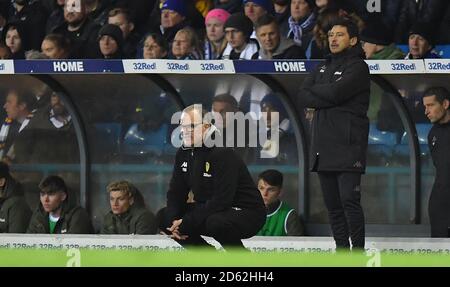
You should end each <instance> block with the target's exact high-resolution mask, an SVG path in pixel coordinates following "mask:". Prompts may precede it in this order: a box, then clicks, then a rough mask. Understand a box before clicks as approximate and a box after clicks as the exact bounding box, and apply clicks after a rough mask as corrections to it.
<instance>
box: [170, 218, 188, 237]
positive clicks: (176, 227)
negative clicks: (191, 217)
mask: <svg viewBox="0 0 450 287" xmlns="http://www.w3.org/2000/svg"><path fill="white" fill-rule="evenodd" d="M182 222H183V219H177V220H174V221H173V222H172V226H171V227H168V228H167V230H168V231H170V232H171V233H172V234H171V235H170V238H173V239H177V240H185V239H186V238H188V236H187V235H182V234H181V233H180V225H181V223H182Z"/></svg>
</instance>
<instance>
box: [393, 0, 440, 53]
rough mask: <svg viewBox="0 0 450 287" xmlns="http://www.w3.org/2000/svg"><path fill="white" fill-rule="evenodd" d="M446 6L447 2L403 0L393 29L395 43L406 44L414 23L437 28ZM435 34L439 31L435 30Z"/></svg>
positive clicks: (437, 0) (438, 0)
mask: <svg viewBox="0 0 450 287" xmlns="http://www.w3.org/2000/svg"><path fill="white" fill-rule="evenodd" d="M447 5H448V1H447V0H421V1H417V0H403V3H402V7H401V10H400V15H399V17H398V19H397V26H396V27H395V39H394V40H395V43H402V44H403V43H407V42H408V35H409V34H408V33H409V31H410V29H411V27H412V26H413V25H414V23H416V22H422V23H427V24H430V25H432V26H434V27H439V25H440V23H441V21H442V18H443V16H444V13H445V8H446V6H447ZM437 32H439V29H435V31H434V33H437ZM436 36H437V35H433V37H436Z"/></svg>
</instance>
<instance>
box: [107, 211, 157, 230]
mask: <svg viewBox="0 0 450 287" xmlns="http://www.w3.org/2000/svg"><path fill="white" fill-rule="evenodd" d="M156 230H157V224H156V219H155V216H154V215H153V213H151V212H150V211H149V210H147V209H146V208H144V207H141V206H138V205H136V204H133V205H132V206H130V208H129V209H128V211H127V212H125V213H124V214H114V213H113V212H112V211H109V212H108V213H107V214H106V215H105V217H104V219H103V227H102V231H101V233H103V234H156Z"/></svg>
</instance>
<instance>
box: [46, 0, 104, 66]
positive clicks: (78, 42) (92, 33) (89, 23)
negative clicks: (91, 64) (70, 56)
mask: <svg viewBox="0 0 450 287" xmlns="http://www.w3.org/2000/svg"><path fill="white" fill-rule="evenodd" d="M76 1H80V2H79V3H80V6H79V7H77V6H76V5H75V6H73V4H74V3H76ZM85 2H86V0H67V1H66V4H65V6H64V19H65V22H64V23H63V24H61V25H60V26H58V27H56V28H55V29H54V31H52V33H56V34H61V35H63V36H65V37H66V38H68V39H69V40H70V42H71V47H72V51H74V58H80V59H97V58H99V57H100V50H99V48H98V43H97V37H98V31H99V30H100V26H99V25H98V24H96V23H95V22H94V21H93V20H91V19H90V18H89V17H88V14H87V9H86V3H85Z"/></svg>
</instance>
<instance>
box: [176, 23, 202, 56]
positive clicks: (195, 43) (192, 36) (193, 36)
mask: <svg viewBox="0 0 450 287" xmlns="http://www.w3.org/2000/svg"><path fill="white" fill-rule="evenodd" d="M177 34H185V35H186V36H187V37H188V39H189V45H190V47H191V54H192V55H193V56H194V57H195V58H196V59H202V58H203V55H202V53H201V48H200V39H199V38H198V36H197V33H196V32H195V30H194V29H192V28H191V27H184V28H183V29H180V30H178V32H177V33H176V34H175V37H176V35H177Z"/></svg>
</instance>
